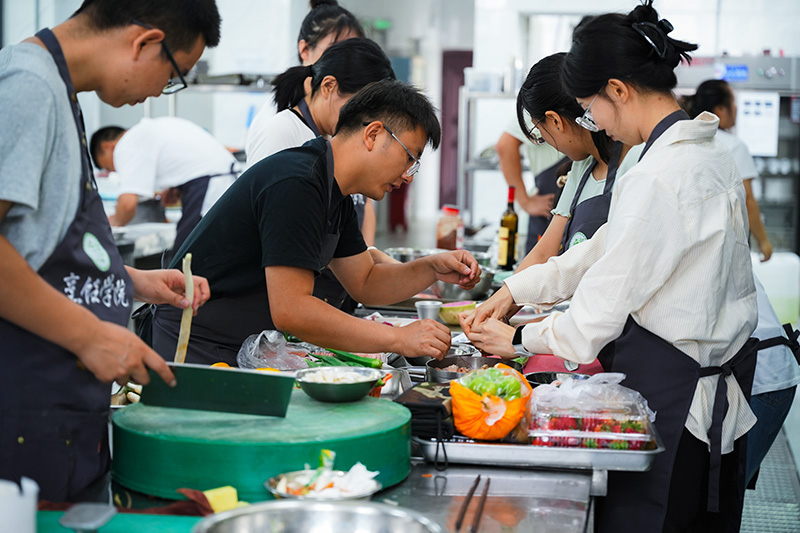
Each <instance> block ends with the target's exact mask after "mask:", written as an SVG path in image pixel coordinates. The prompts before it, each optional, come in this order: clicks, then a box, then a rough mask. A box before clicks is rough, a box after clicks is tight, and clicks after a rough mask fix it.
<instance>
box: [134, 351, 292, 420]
mask: <svg viewBox="0 0 800 533" xmlns="http://www.w3.org/2000/svg"><path fill="white" fill-rule="evenodd" d="M167 365H169V367H170V369H171V370H172V372H173V373H174V374H175V380H176V381H177V385H175V386H174V387H170V386H168V385H167V384H166V383H164V381H163V380H162V379H161V378H160V377H159V376H158V375H156V373H155V372H154V371H153V370H150V383H148V384H147V385H145V386H144V387H143V388H142V399H141V401H142V403H144V404H147V405H153V406H161V407H178V408H181V409H202V410H205V411H223V412H230V413H245V414H253V415H270V416H285V415H286V409H287V407H288V406H289V398H290V396H291V394H292V388H293V387H294V377H291V376H287V375H285V374H281V373H280V372H265V371H261V370H247V369H244V368H224V367H212V366H207V365H195V364H189V363H186V364H180V363H167Z"/></svg>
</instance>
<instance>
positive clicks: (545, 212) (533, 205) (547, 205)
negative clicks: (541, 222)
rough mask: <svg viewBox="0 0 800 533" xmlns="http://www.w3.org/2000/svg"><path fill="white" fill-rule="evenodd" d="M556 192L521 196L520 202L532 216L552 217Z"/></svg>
mask: <svg viewBox="0 0 800 533" xmlns="http://www.w3.org/2000/svg"><path fill="white" fill-rule="evenodd" d="M554 199H555V194H534V195H532V196H528V197H526V198H524V197H523V198H520V199H519V204H520V206H521V207H522V209H524V210H525V212H526V213H528V214H529V215H530V216H532V217H546V218H550V216H551V213H550V211H552V209H553V200H554Z"/></svg>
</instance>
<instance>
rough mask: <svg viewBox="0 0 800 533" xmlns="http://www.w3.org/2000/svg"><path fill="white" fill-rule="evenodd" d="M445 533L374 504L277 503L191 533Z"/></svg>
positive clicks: (415, 516)
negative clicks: (367, 532)
mask: <svg viewBox="0 0 800 533" xmlns="http://www.w3.org/2000/svg"><path fill="white" fill-rule="evenodd" d="M356 531H369V532H370V533H443V531H444V530H443V529H442V528H441V527H439V526H438V525H437V524H436V523H434V522H432V521H431V520H430V519H428V518H426V517H424V516H422V515H421V514H419V513H417V512H414V511H411V510H408V509H403V508H400V507H394V506H390V505H385V504H380V503H371V502H322V501H312V500H277V501H271V502H265V503H258V504H255V505H250V506H248V507H242V508H239V509H234V510H232V511H227V512H224V513H219V514H215V515H211V516H209V517H206V518H204V519H203V520H201V521H200V522H198V523H197V524H195V526H194V527H193V528H192V533H253V532H258V533H313V532H324V533H353V532H356Z"/></svg>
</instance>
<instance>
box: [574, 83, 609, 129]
mask: <svg viewBox="0 0 800 533" xmlns="http://www.w3.org/2000/svg"><path fill="white" fill-rule="evenodd" d="M603 89H605V86H604V87H603ZM603 89H600V90H599V91H597V94H596V95H594V98H592V101H591V102H589V107H587V108H586V111H584V112H583V115H581V116H579V117H578V118H576V119H575V122H577V123H578V125H579V126H581V127H583V128H585V129H587V130H589V131H591V132H592V133H597V132H598V131H600V128H598V127H597V124H595V122H594V118H592V113H591V109H592V105H594V101H595V100H597V97H598V96H600V92H602V90H603Z"/></svg>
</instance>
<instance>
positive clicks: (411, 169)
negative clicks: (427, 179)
mask: <svg viewBox="0 0 800 533" xmlns="http://www.w3.org/2000/svg"><path fill="white" fill-rule="evenodd" d="M370 124H371V123H370V122H362V123H361V125H362V126H369V125H370ZM383 129H385V130H386V131H387V132H388V133H389V135H391V136H392V137H393V138H394V140H395V141H397V142H399V143H400V146H402V147H403V150H405V151H406V153H407V154H408V156H409V157H410V158H411V159H413V160H414V162H413V163H411V166H410V167H408V169H406V171H405V175H406V176H408V177H409V178H410V177H411V176H413V175H414V174H416V173H417V171H418V170H419V165H420V160H419V159H418V158H417V157H416V156H415V155H414V154H412V153H411V150H409V149H408V147H407V146H406V145H405V144H403V141H401V140H400V139H398V138H397V135H395V134H394V132H393V131H392V130H390V129H389V128H388V127H387V126H386V124H383Z"/></svg>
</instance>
